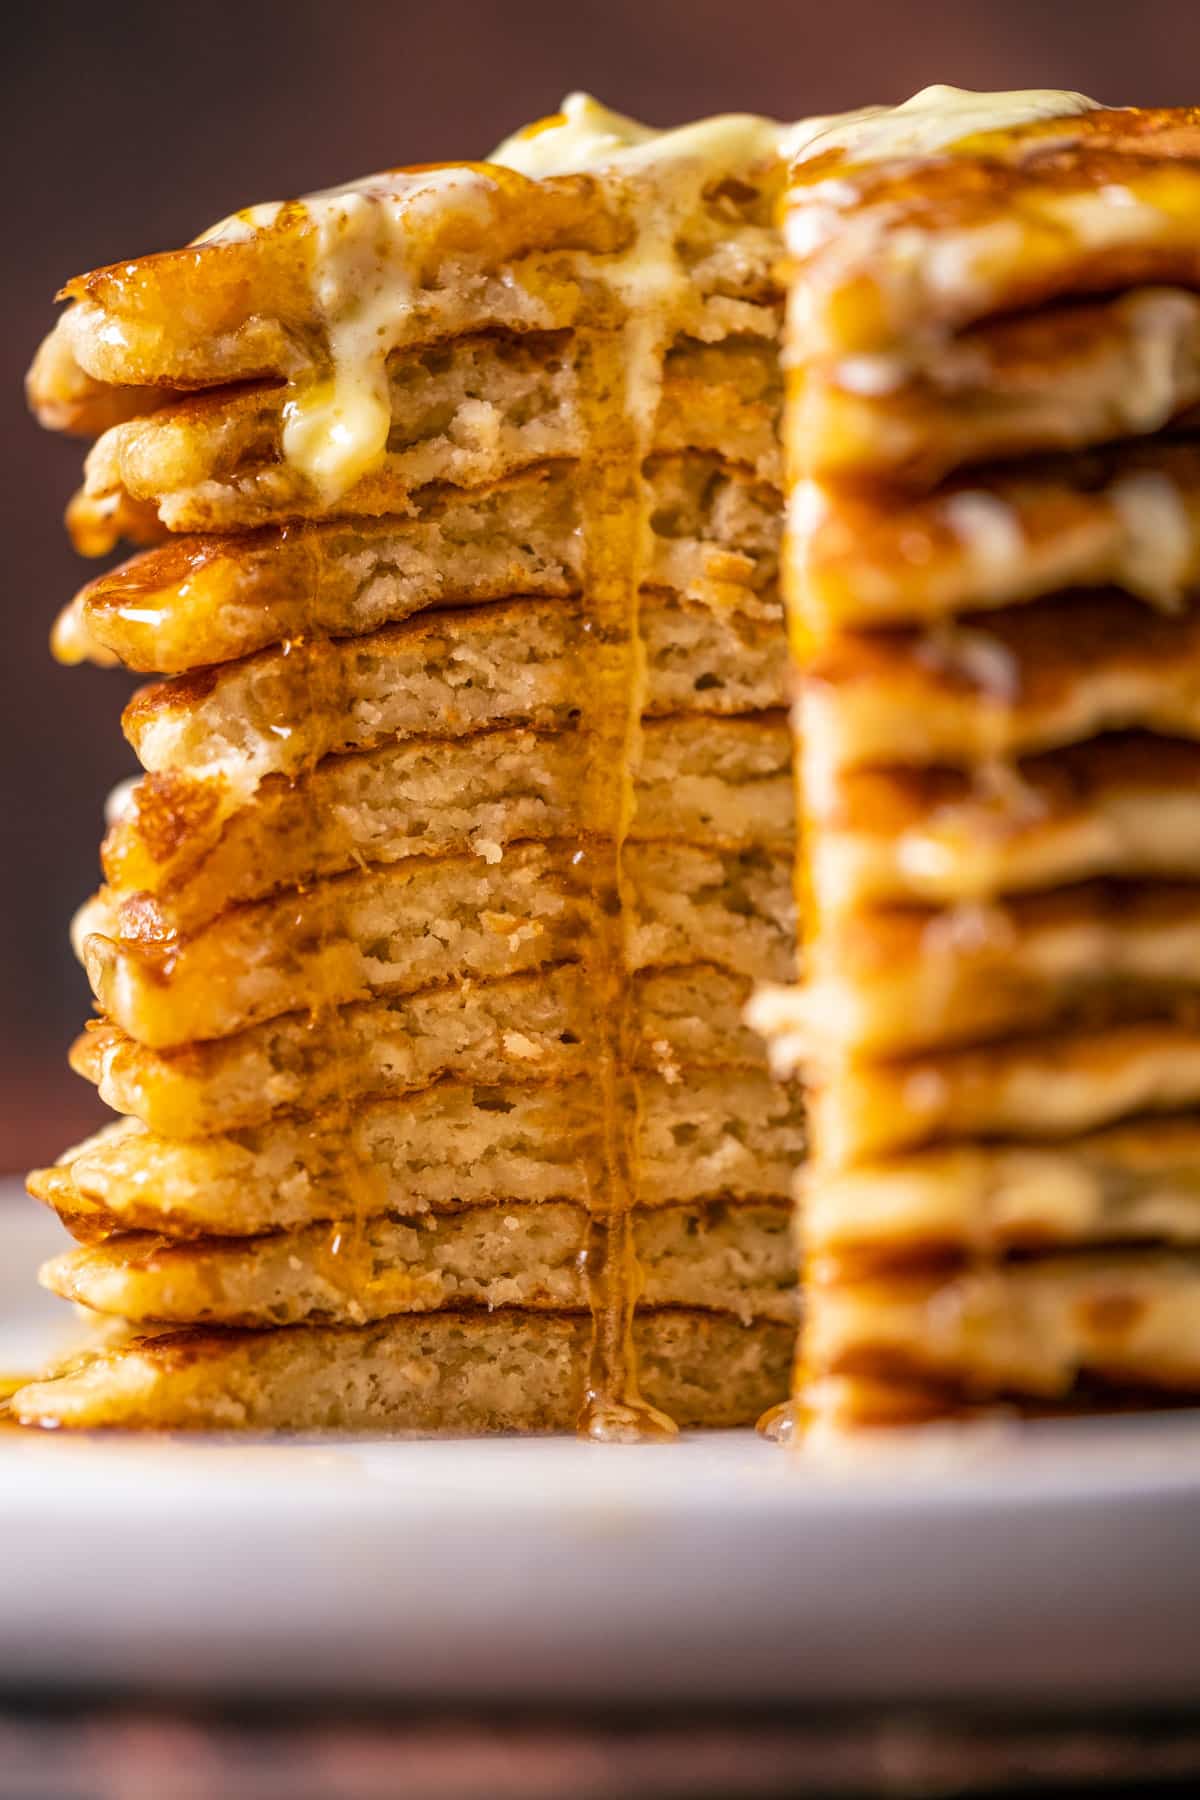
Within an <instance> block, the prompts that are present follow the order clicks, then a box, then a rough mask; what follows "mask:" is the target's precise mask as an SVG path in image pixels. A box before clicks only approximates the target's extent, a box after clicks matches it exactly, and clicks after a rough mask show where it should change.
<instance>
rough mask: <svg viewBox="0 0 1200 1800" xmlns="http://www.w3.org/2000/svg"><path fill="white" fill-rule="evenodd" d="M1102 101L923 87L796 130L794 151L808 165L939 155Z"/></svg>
mask: <svg viewBox="0 0 1200 1800" xmlns="http://www.w3.org/2000/svg"><path fill="white" fill-rule="evenodd" d="M1097 105H1098V102H1096V101H1095V100H1089V99H1088V98H1087V96H1086V95H1085V94H1075V93H1071V92H1069V91H1068V90H1066V89H1058V88H1018V89H1013V90H1009V91H1007V92H1001V93H992V94H988V93H974V92H973V91H972V90H971V89H970V88H957V87H945V86H942V85H935V86H933V87H926V88H922V89H921V90H920V92H919V93H916V94H913V95H912V97H911V98H910V99H908V100H904V101H902V102H901V103H900V105H899V106H863V107H859V108H858V110H857V111H855V112H847V113H840V114H836V115H831V116H830V117H829V118H825V119H811V120H809V121H808V124H807V125H806V126H803V127H795V128H794V131H795V136H794V139H793V153H794V155H795V157H796V160H797V161H798V162H807V161H810V160H811V159H813V158H815V157H818V156H827V155H829V154H830V153H832V152H837V153H840V155H841V156H842V157H843V158H844V160H845V161H846V162H847V163H854V164H859V163H871V162H886V161H890V160H891V159H892V158H893V157H897V158H899V157H919V156H938V155H941V154H942V153H943V152H945V151H947V150H950V149H952V148H954V147H957V146H960V145H962V146H964V147H965V146H966V144H967V142H968V140H970V139H972V138H975V137H977V136H979V134H980V133H983V132H992V131H1013V130H1016V129H1017V127H1018V126H1021V125H1033V124H1036V123H1037V122H1038V121H1039V120H1042V119H1069V118H1079V117H1081V116H1082V115H1083V114H1084V113H1087V112H1094V111H1095V110H1096V109H1097Z"/></svg>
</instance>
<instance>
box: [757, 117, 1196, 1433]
mask: <svg viewBox="0 0 1200 1800" xmlns="http://www.w3.org/2000/svg"><path fill="white" fill-rule="evenodd" d="M1196 196H1200V112H1189V111H1182V110H1180V111H1175V112H1137V111H1131V110H1121V109H1105V108H1098V107H1096V106H1095V104H1094V103H1093V102H1090V101H1087V100H1085V99H1083V98H1082V97H1081V96H1078V95H1071V94H1042V93H1028V94H1011V95H991V96H988V95H982V96H972V95H967V94H963V93H960V92H958V91H957V90H951V89H941V90H929V91H927V92H926V93H924V94H921V95H917V96H915V97H914V99H913V100H912V101H910V102H908V103H906V104H905V105H904V106H902V107H898V108H894V109H891V110H887V109H879V110H871V109H868V111H867V112H866V113H864V114H862V115H859V116H857V117H852V118H851V119H849V120H845V121H838V120H835V121H833V122H832V124H831V126H830V127H829V129H828V130H827V131H826V132H824V133H818V135H817V137H816V138H815V139H814V140H813V141H812V142H811V143H810V144H809V145H808V146H807V147H806V149H805V152H804V154H803V156H802V157H801V159H800V161H799V163H798V165H797V166H796V167H795V168H794V169H793V171H792V179H791V187H790V191H789V195H788V201H787V218H786V223H785V227H784V230H785V237H786V238H787V240H788V247H789V252H790V259H791V269H790V273H791V279H792V288H791V295H790V299H789V314H788V321H789V323H788V333H787V337H788V341H787V348H786V352H785V355H786V357H787V359H788V366H789V400H788V424H787V429H786V435H787V437H788V445H787V451H788V462H789V468H790V471H791V474H792V482H793V485H792V490H791V493H790V495H789V497H788V502H787V504H788V508H789V526H790V532H789V550H788V554H787V557H786V559H785V562H784V566H783V571H782V578H783V584H784V587H785V593H786V598H787V603H788V606H789V612H790V620H791V638H792V644H793V648H794V652H795V656H796V658H797V660H798V663H799V665H800V674H801V684H802V695H801V715H802V724H803V734H804V739H803V746H802V749H801V754H800V758H799V763H800V768H799V778H800V779H799V788H800V792H799V795H798V813H799V833H798V840H799V844H800V849H801V856H802V859H803V867H802V870H801V875H800V883H799V885H800V887H801V890H802V891H803V893H804V894H805V897H806V900H807V903H808V915H807V921H806V923H807V927H808V931H807V939H808V941H807V944H806V966H807V971H808V973H807V977H806V979H807V985H806V987H805V988H804V989H803V990H800V991H798V992H793V993H789V992H787V991H781V992H775V993H769V994H767V995H766V996H764V997H763V998H762V999H761V1000H760V1001H759V1002H758V1003H757V1005H756V1007H755V1009H754V1016H755V1017H756V1019H757V1021H758V1022H759V1023H760V1024H761V1025H762V1026H763V1028H764V1029H766V1030H768V1031H769V1032H771V1033H773V1034H774V1038H775V1041H774V1044H773V1047H772V1055H771V1060H772V1066H773V1067H775V1068H776V1069H777V1071H779V1072H780V1073H781V1074H784V1073H786V1072H787V1071H789V1070H790V1069H797V1068H803V1070H804V1073H805V1078H806V1081H807V1083H808V1086H809V1092H810V1096H811V1118H812V1130H813V1150H814V1154H813V1159H812V1162H811V1163H810V1164H809V1165H808V1166H807V1167H806V1169H805V1170H804V1171H803V1173H802V1175H801V1177H800V1178H799V1186H798V1198H799V1205H800V1214H801V1222H802V1230H801V1238H802V1255H803V1258H804V1269H805V1286H806V1305H805V1324H804V1333H803V1336H804V1342H803V1345H802V1350H801V1355H800V1365H799V1374H798V1378H797V1388H796V1405H797V1408H798V1417H799V1418H800V1419H801V1420H802V1421H803V1422H805V1423H807V1424H809V1425H810V1426H812V1427H813V1428H814V1429H815V1430H816V1432H817V1433H818V1435H819V1434H820V1433H821V1432H822V1431H828V1432H830V1433H833V1434H836V1432H837V1431H839V1430H841V1429H845V1428H853V1427H855V1426H858V1425H878V1424H895V1423H900V1422H914V1421H919V1420H928V1419H933V1418H938V1417H942V1416H958V1415H960V1414H961V1415H969V1414H971V1413H972V1412H973V1411H975V1410H977V1409H979V1408H981V1407H986V1406H988V1405H989V1404H992V1403H995V1402H998V1401H1003V1402H1006V1403H1010V1404H1015V1405H1016V1406H1017V1407H1018V1408H1019V1409H1020V1410H1021V1411H1022V1412H1030V1411H1034V1412H1035V1411H1039V1410H1043V1411H1044V1410H1053V1409H1056V1408H1059V1409H1066V1410H1071V1409H1074V1408H1076V1407H1080V1406H1086V1405H1089V1404H1092V1403H1093V1400H1094V1396H1095V1393H1096V1391H1097V1390H1104V1389H1112V1390H1117V1391H1120V1392H1122V1393H1125V1394H1127V1395H1129V1396H1130V1397H1131V1399H1133V1400H1134V1401H1138V1400H1140V1401H1141V1402H1142V1403H1145V1400H1146V1398H1147V1397H1148V1396H1153V1395H1154V1394H1156V1393H1157V1394H1168V1395H1169V1394H1171V1393H1178V1394H1180V1395H1182V1394H1185V1393H1189V1394H1193V1395H1194V1393H1195V1392H1196V1391H1198V1390H1200V1313H1197V1314H1196V1316H1195V1317H1193V1316H1192V1315H1193V1313H1195V1307H1196V1300H1197V1297H1198V1296H1200V1253H1198V1247H1200V1206H1198V1205H1197V1198H1198V1197H1200V1135H1198V1133H1197V1124H1196V1117H1197V1111H1196V1109H1197V1107H1198V1106H1200V1048H1198V1046H1200V1039H1198V1038H1197V1033H1196V1019H1197V1017H1198V1016H1200V1015H1198V1013H1197V1000H1198V998H1200V995H1198V994H1197V992H1196V991H1195V990H1194V988H1193V984H1192V979H1191V975H1192V970H1193V969H1194V968H1197V967H1200V961H1198V960H1197V959H1198V958H1200V937H1197V936H1196V925H1197V923H1198V922H1200V910H1198V908H1200V879H1198V878H1200V862H1197V859H1196V857H1195V855H1194V853H1193V842H1194V841H1195V837H1196V827H1197V826H1200V811H1198V810H1197V809H1196V806H1195V802H1194V794H1195V792H1196V790H1197V779H1198V777H1200V760H1198V759H1197V741H1198V739H1200V732H1198V730H1197V722H1198V721H1200V681H1198V680H1197V671H1198V670H1200V655H1198V650H1200V639H1198V638H1197V635H1196V633H1197V618H1198V617H1200V614H1198V611H1197V599H1198V596H1200V463H1198V462H1197V448H1196V441H1195V436H1194V434H1195V429H1196V423H1197V405H1198V402H1200V388H1198V382H1200V296H1198V294H1197V291H1196V290H1197V289H1198V288H1200V235H1198V234H1197V232H1196V230H1195V224H1194V213H1193V211H1192V207H1193V200H1194V198H1195V197H1196ZM1189 215H1190V216H1191V223H1189ZM1193 815H1194V816H1193Z"/></svg>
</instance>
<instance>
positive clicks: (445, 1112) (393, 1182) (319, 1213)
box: [30, 1069, 803, 1238]
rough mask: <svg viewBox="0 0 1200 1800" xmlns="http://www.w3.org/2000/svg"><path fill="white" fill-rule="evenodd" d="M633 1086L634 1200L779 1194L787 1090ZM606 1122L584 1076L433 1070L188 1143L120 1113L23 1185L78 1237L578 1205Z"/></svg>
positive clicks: (701, 1074) (797, 1141)
mask: <svg viewBox="0 0 1200 1800" xmlns="http://www.w3.org/2000/svg"><path fill="white" fill-rule="evenodd" d="M635 1096H636V1100H637V1105H638V1118H637V1122H636V1148H637V1157H638V1163H637V1168H638V1175H637V1190H636V1197H637V1200H638V1202H639V1203H640V1204H642V1205H644V1206H667V1205H671V1204H672V1203H681V1202H683V1201H689V1200H707V1199H726V1198H732V1199H758V1198H764V1197H778V1198H784V1197H786V1195H787V1191H788V1185H789V1180H790V1175H791V1170H792V1166H793V1163H794V1162H795V1160H796V1159H797V1158H798V1156H799V1155H800V1153H801V1151H802V1148H803V1121H802V1112H801V1106H800V1101H799V1097H798V1096H797V1095H796V1094H795V1093H794V1092H793V1091H790V1090H789V1089H788V1088H786V1087H782V1086H780V1085H778V1084H776V1083H773V1082H772V1081H771V1080H770V1079H769V1077H767V1076H766V1075H765V1074H763V1073H762V1072H761V1071H757V1070H750V1069H739V1070H722V1071H707V1070H705V1071H696V1072H695V1073H693V1074H690V1075H689V1078H688V1080H687V1081H686V1082H683V1081H678V1082H668V1081H665V1080H663V1079H662V1078H660V1077H657V1076H653V1075H644V1076H640V1077H639V1078H638V1079H637V1081H636V1083H635ZM601 1132H602V1098H601V1096H599V1095H598V1094H597V1091H596V1084H595V1082H594V1081H591V1080H588V1079H583V1080H580V1081H577V1082H575V1083H571V1084H568V1083H555V1084H550V1085H546V1084H530V1083H528V1082H525V1083H518V1084H515V1085H510V1086H503V1085H498V1084H496V1083H494V1082H493V1083H488V1084H486V1085H484V1084H476V1085H473V1086H469V1085H465V1084H460V1083H452V1082H442V1083H438V1084H436V1085H435V1086H433V1087H429V1088H425V1089H422V1090H421V1091H420V1092H419V1093H416V1094H411V1095H405V1096H402V1097H400V1098H398V1099H387V1100H374V1101H369V1102H366V1101H364V1102H362V1103H361V1104H357V1105H356V1106H355V1107H354V1109H353V1111H352V1113H349V1114H348V1113H347V1110H346V1108H345V1107H344V1106H335V1107H334V1108H333V1109H332V1110H331V1111H330V1112H328V1113H322V1114H319V1115H317V1116H316V1117H314V1118H311V1119H302V1120H293V1119H291V1118H287V1117H284V1118H280V1119H277V1120H272V1121H271V1122H270V1123H269V1124H267V1125H263V1126H260V1127H256V1128H251V1129H249V1130H247V1131H243V1132H240V1133H237V1134H227V1135H221V1136H214V1137H210V1138H197V1139H194V1140H181V1139H175V1138H158V1137H155V1136H154V1135H153V1133H150V1132H147V1131H146V1130H145V1128H144V1127H143V1126H141V1125H139V1124H138V1123H137V1122H136V1121H135V1120H131V1119H122V1120H119V1121H117V1122H115V1123H114V1124H111V1125H108V1126H105V1127H104V1128H103V1130H102V1131H101V1132H100V1133H98V1134H97V1136H95V1137H94V1138H91V1139H89V1140H88V1141H87V1142H86V1143H85V1144H81V1145H79V1146H77V1147H76V1148H75V1149H74V1150H71V1151H68V1152H67V1153H66V1156H65V1157H64V1159H63V1161H62V1162H61V1163H59V1164H57V1165H56V1166H55V1167H54V1168H52V1169H47V1170H37V1171H35V1172H34V1174H32V1175H31V1176H30V1187H31V1191H32V1192H34V1193H36V1195H37V1197H38V1198H39V1199H42V1200H44V1201H46V1203H47V1204H48V1205H51V1206H53V1207H54V1208H55V1210H56V1211H57V1212H58V1213H59V1215H60V1217H61V1218H62V1219H63V1221H64V1223H65V1224H66V1225H67V1226H68V1229H70V1230H73V1231H76V1232H77V1233H78V1235H80V1236H81V1237H85V1238H88V1237H94V1236H104V1235H107V1234H108V1233H110V1232H112V1231H117V1230H148V1231H160V1232H162V1233H163V1234H164V1235H167V1236H171V1237H184V1238H187V1237H201V1236H207V1235H215V1236H229V1237H242V1236H251V1235H254V1234H256V1233H259V1232H264V1231H271V1230H286V1229H291V1228H294V1227H296V1226H300V1225H309V1224H312V1223H314V1222H317V1221H320V1220H325V1219H359V1220H362V1219H365V1218H370V1217H374V1216H376V1215H377V1214H380V1213H389V1212H406V1213H407V1212H423V1211H425V1210H426V1209H427V1208H430V1207H435V1208H436V1207H451V1206H453V1207H459V1206H464V1205H471V1204H477V1203H479V1202H492V1201H497V1200H513V1199H519V1200H521V1201H524V1202H527V1203H532V1202H538V1201H543V1200H573V1201H576V1202H578V1203H580V1204H587V1203H588V1202H589V1200H591V1199H592V1185H593V1184H592V1178H591V1177H592V1168H591V1165H592V1163H593V1161H594V1159H595V1157H596V1156H597V1155H598V1154H600V1153H601V1148H602V1146H601ZM435 1145H436V1153H435V1152H434V1151H433V1149H432V1146H435Z"/></svg>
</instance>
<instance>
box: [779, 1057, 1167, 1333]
mask: <svg viewBox="0 0 1200 1800" xmlns="http://www.w3.org/2000/svg"><path fill="white" fill-rule="evenodd" d="M1157 1048H1158V1050H1159V1053H1160V1062H1159V1065H1158V1066H1159V1069H1160V1070H1161V1071H1162V1081H1161V1086H1160V1087H1159V1089H1158V1091H1157V1094H1156V1093H1155V1092H1154V1091H1153V1090H1152V1089H1150V1083H1149V1081H1147V1083H1146V1086H1147V1089H1150V1091H1149V1092H1148V1095H1147V1098H1148V1100H1149V1101H1151V1102H1152V1101H1153V1099H1155V1098H1160V1097H1161V1098H1164V1099H1166V1100H1167V1103H1168V1104H1175V1105H1179V1104H1181V1103H1182V1101H1183V1099H1184V1097H1185V1096H1186V1094H1187V1093H1188V1091H1189V1089H1190V1090H1192V1091H1193V1098H1194V1087H1195V1055H1194V1051H1193V1053H1192V1057H1191V1059H1190V1073H1191V1077H1192V1079H1191V1080H1190V1081H1189V1079H1188V1071H1187V1070H1185V1071H1184V1072H1183V1073H1182V1074H1181V1075H1176V1073H1175V1072H1174V1071H1173V1070H1172V1069H1170V1068H1169V1067H1168V1065H1167V1063H1166V1058H1165V1056H1164V1055H1163V1054H1162V1053H1163V1052H1164V1050H1165V1049H1166V1045H1165V1042H1163V1041H1160V1042H1159V1044H1158V1046H1157ZM1100 1060H1101V1059H1100V1058H1099V1057H1097V1059H1096V1061H1097V1062H1099V1061H1100ZM1138 1066H1139V1065H1137V1064H1136V1063H1135V1062H1134V1060H1133V1059H1132V1058H1130V1059H1129V1061H1128V1062H1127V1063H1126V1067H1127V1068H1128V1069H1130V1070H1135V1069H1137V1068H1138ZM1151 1066H1152V1065H1151V1059H1150V1057H1149V1056H1147V1057H1145V1058H1144V1059H1143V1060H1142V1062H1141V1064H1140V1069H1141V1073H1142V1074H1143V1076H1146V1075H1147V1074H1149V1073H1150V1071H1151ZM1073 1072H1074V1074H1075V1076H1076V1080H1077V1082H1078V1084H1079V1088H1080V1091H1082V1090H1083V1088H1084V1087H1085V1085H1086V1080H1087V1074H1088V1068H1087V1064H1086V1061H1085V1060H1084V1059H1083V1058H1082V1057H1080V1058H1079V1059H1077V1061H1076V1065H1075V1069H1074V1071H1073ZM1071 1073H1072V1071H1071V1070H1070V1069H1069V1068H1068V1069H1067V1070H1065V1071H1064V1072H1063V1074H1062V1075H1061V1076H1060V1078H1059V1085H1058V1092H1059V1094H1060V1095H1061V1094H1063V1093H1064V1092H1065V1091H1066V1090H1067V1089H1068V1087H1069V1083H1070V1077H1071ZM1172 1086H1173V1087H1174V1092H1172V1093H1168V1089H1169V1088H1170V1087H1172ZM1010 1092H1011V1089H1010ZM1003 1097H1004V1094H1003V1075H1002V1074H1001V1075H1000V1076H999V1077H998V1078H997V1080H996V1084H995V1087H994V1088H993V1089H992V1098H993V1104H994V1105H997V1106H998V1105H1001V1104H1003ZM820 1127H821V1117H820V1110H819V1108H818V1112H817V1117H816V1121H815V1128H816V1130H817V1131H818V1132H819V1131H820ZM1029 1135H1030V1136H1032V1135H1033V1133H1032V1131H1031V1133H1030V1134H1029ZM801 1203H802V1208H803V1219H804V1243H805V1248H806V1253H807V1255H808V1256H809V1257H810V1258H812V1259H813V1268H814V1269H815V1268H816V1267H817V1266H818V1264H819V1265H820V1267H821V1268H822V1269H824V1270H825V1271H826V1272H827V1275H828V1278H829V1280H830V1284H831V1285H836V1284H837V1283H839V1282H840V1281H842V1280H844V1279H847V1278H851V1279H852V1278H853V1277H855V1276H856V1275H857V1274H858V1273H860V1272H861V1271H862V1270H863V1269H876V1270H879V1271H884V1270H886V1269H889V1268H896V1267H903V1266H905V1265H907V1264H921V1263H928V1262H938V1261H947V1260H949V1261H954V1260H962V1259H964V1258H967V1259H971V1258H974V1259H980V1258H983V1259H986V1258H988V1257H990V1256H995V1255H997V1254H1002V1253H1007V1252H1011V1251H1020V1252H1024V1253H1033V1252H1038V1253H1043V1252H1045V1251H1047V1250H1050V1249H1054V1248H1055V1247H1056V1246H1058V1247H1064V1248H1067V1249H1069V1248H1071V1247H1073V1246H1079V1245H1095V1244H1116V1245H1120V1244H1147V1243H1167V1244H1183V1245H1188V1244H1196V1243H1200V1114H1198V1113H1197V1112H1196V1111H1195V1110H1192V1111H1189V1112H1181V1113H1178V1114H1176V1115H1172V1116H1166V1117H1159V1118H1155V1117H1154V1116H1152V1115H1151V1114H1149V1113H1147V1114H1146V1115H1145V1116H1143V1117H1141V1118H1137V1119H1132V1120H1123V1121H1121V1122H1120V1123H1118V1124H1116V1125H1111V1126H1108V1127H1107V1128H1106V1129H1104V1130H1100V1131H1088V1130H1087V1129H1086V1128H1084V1129H1081V1130H1080V1131H1079V1132H1078V1135H1070V1134H1069V1133H1067V1132H1065V1131H1064V1134H1063V1138H1062V1139H1061V1140H1060V1141H1058V1142H1052V1141H1043V1142H1041V1143H1038V1142H1036V1141H1033V1142H1030V1141H1016V1142H1011V1143H987V1142H977V1141H976V1142H972V1141H961V1142H959V1143H955V1144H948V1145H944V1146H935V1147H932V1148H929V1149H926V1150H921V1151H917V1152H914V1153H913V1154H911V1155H907V1156H905V1155H895V1156H880V1157H879V1158H878V1159H877V1160H867V1161H864V1162H863V1163H862V1164H861V1165H859V1166H857V1167H854V1168H844V1169H842V1170H836V1168H835V1165H834V1164H833V1163H832V1162H830V1163H828V1164H827V1163H826V1160H825V1144H824V1139H822V1140H821V1165H820V1172H819V1174H818V1175H817V1176H816V1177H815V1178H811V1179H809V1178H804V1179H802V1182H801ZM810 1273H811V1271H810ZM824 1297H825V1296H824V1290H822V1296H821V1304H822V1305H823V1304H824Z"/></svg>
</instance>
